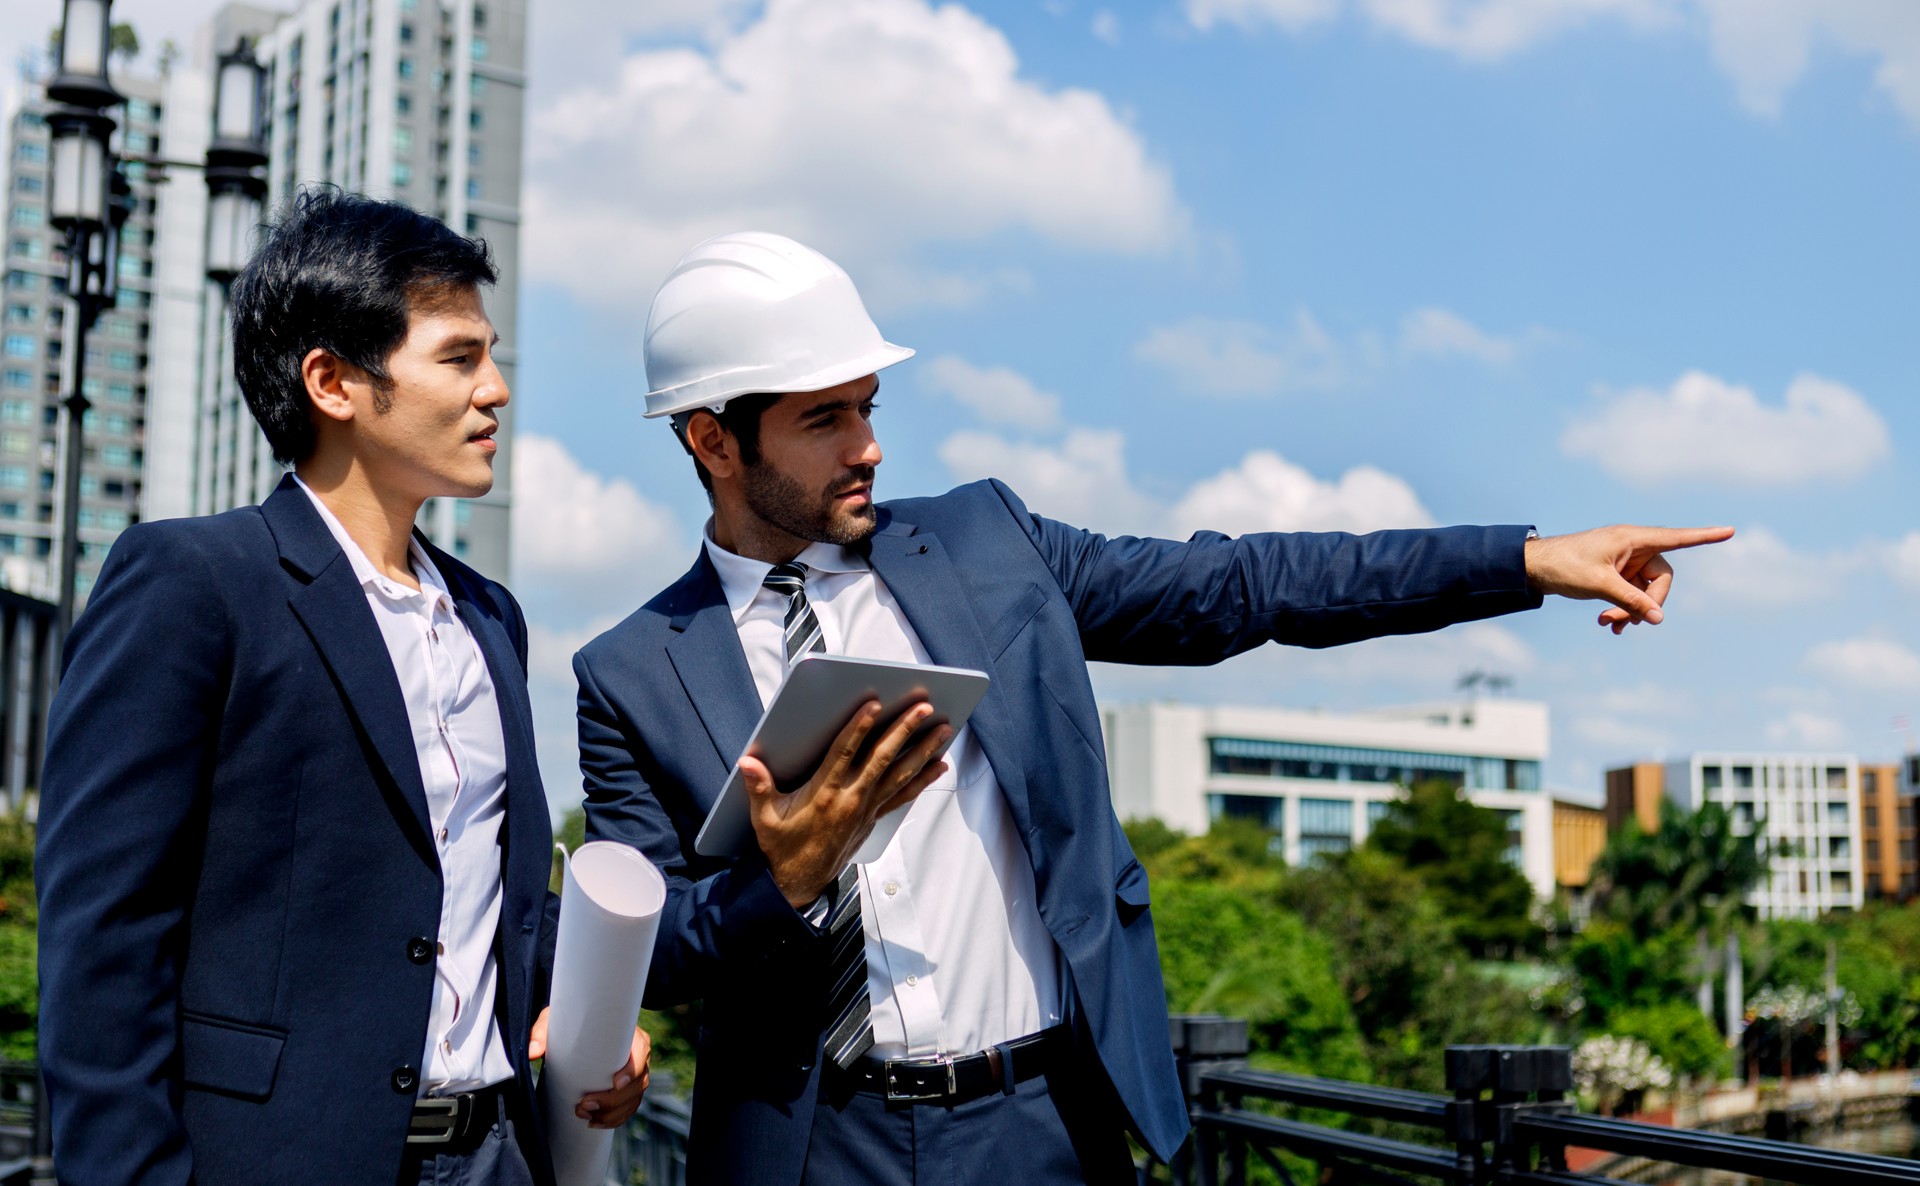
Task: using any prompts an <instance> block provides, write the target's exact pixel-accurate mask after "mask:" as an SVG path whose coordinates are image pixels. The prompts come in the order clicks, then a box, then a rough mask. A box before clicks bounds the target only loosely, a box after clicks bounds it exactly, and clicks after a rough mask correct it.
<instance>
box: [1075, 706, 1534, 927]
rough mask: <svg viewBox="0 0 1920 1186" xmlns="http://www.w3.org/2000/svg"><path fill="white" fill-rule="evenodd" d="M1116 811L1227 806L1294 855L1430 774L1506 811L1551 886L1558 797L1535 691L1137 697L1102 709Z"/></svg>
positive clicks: (1346, 841)
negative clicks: (1243, 698) (1281, 700)
mask: <svg viewBox="0 0 1920 1186" xmlns="http://www.w3.org/2000/svg"><path fill="white" fill-rule="evenodd" d="M1103 715H1104V717H1105V722H1104V723H1105V727H1106V735H1107V736H1106V744H1107V765H1108V770H1109V773H1110V777H1111V779H1112V785H1113V799H1114V809H1115V811H1116V812H1117V813H1118V814H1119V816H1120V818H1122V819H1134V818H1148V817H1152V818H1158V819H1160V820H1162V821H1164V822H1165V823H1167V824H1168V825H1170V826H1172V827H1174V828H1178V829H1180V830H1181V831H1185V832H1203V831H1205V830H1206V829H1207V828H1208V827H1209V825H1210V824H1211V822H1212V821H1213V820H1216V819H1220V818H1222V817H1238V818H1245V819H1252V820H1255V821H1257V822H1259V823H1260V824H1262V825H1263V826H1265V827H1267V828H1269V829H1270V830H1272V831H1273V832H1274V834H1275V839H1276V843H1277V845H1278V847H1279V849H1280V850H1281V851H1282V852H1283V854H1284V856H1285V859H1286V860H1287V862H1288V863H1289V864H1304V863H1306V862H1308V861H1311V860H1312V859H1313V858H1314V856H1315V855H1316V854H1319V853H1330V852H1344V851H1346V850H1348V849H1350V848H1352V847H1354V846H1355V845H1357V844H1359V843H1361V842H1362V841H1364V840H1365V839H1366V837H1367V834H1368V831H1369V829H1370V828H1371V826H1372V824H1373V822H1374V821H1375V820H1377V819H1379V818H1380V816H1381V814H1382V813H1383V812H1384V811H1385V810H1386V807H1387V805H1388V804H1389V803H1391V802H1392V801H1393V800H1394V799H1395V798H1396V797H1398V796H1400V795H1402V794H1403V793H1404V788H1405V787H1407V786H1409V785H1411V784H1413V783H1416V782H1423V781H1427V780H1431V779H1441V780H1445V781H1448V782H1451V783H1453V784H1455V785H1456V786H1459V787H1460V788H1461V789H1462V790H1463V791H1464V792H1465V793H1466V795H1467V797H1468V798H1469V799H1470V800H1471V801H1472V802H1474V803H1475V804H1478V805H1479V806H1482V807H1486V808H1490V809H1492V810H1495V811H1499V812H1501V813H1503V814H1504V815H1505V817H1506V820H1507V825H1508V831H1509V834H1510V835H1511V836H1512V838H1513V847H1512V854H1513V859H1514V861H1515V862H1516V864H1518V865H1519V866H1520V868H1521V870H1522V871H1523V872H1525V873H1526V875H1527V879H1528V881H1529V882H1531V883H1532V884H1533V887H1534V892H1535V893H1536V894H1538V895H1539V896H1541V897H1543V898H1545V897H1550V896H1552V894H1553V889H1554V841H1553V801H1552V798H1551V797H1550V796H1548V795H1547V794H1545V793H1544V792H1543V791H1542V790H1541V782H1540V765H1541V763H1542V762H1543V761H1544V760H1545V759H1546V756H1547V744H1548V732H1549V730H1548V714H1547V706H1546V705H1544V704H1537V703H1531V702H1527V701H1520V700H1505V699H1498V698H1475V699H1467V700H1460V701H1449V702H1442V703H1435V704H1423V705H1415V706H1413V707H1409V708H1390V709H1377V710H1373V711H1369V712H1358V713H1326V712H1306V711H1300V710H1295V709H1282V708H1233V707H1216V708H1202V707H1197V706H1192V705H1183V704H1166V703H1158V704H1133V705H1122V706H1117V707H1111V708H1108V709H1106V710H1105V712H1104V714H1103Z"/></svg>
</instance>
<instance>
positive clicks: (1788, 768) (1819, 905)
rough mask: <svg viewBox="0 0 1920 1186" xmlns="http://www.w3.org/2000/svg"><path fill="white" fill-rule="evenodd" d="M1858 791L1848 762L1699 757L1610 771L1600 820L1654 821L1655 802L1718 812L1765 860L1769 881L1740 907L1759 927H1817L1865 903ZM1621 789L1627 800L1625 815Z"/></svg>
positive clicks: (1827, 757) (1855, 767) (1832, 757)
mask: <svg viewBox="0 0 1920 1186" xmlns="http://www.w3.org/2000/svg"><path fill="white" fill-rule="evenodd" d="M1629 773H1630V774H1631V777H1630V778H1629V777H1623V776H1626V775H1628V774H1629ZM1860 786H1861V781H1860V764H1859V763H1858V762H1857V761H1856V760H1855V759H1854V757H1853V755H1852V754H1775V753H1727V752H1714V753H1697V754H1694V755H1693V756H1692V757H1690V758H1683V759H1681V760H1679V761H1677V762H1668V763H1665V764H1663V765H1660V766H1652V767H1650V766H1649V765H1648V764H1646V763H1642V764H1640V765H1638V766H1634V767H1624V768H1622V769H1621V770H1613V771H1609V772H1608V774H1607V789H1608V796H1607V798H1608V808H1609V810H1608V820H1609V823H1613V824H1615V826H1618V824H1617V823H1616V821H1617V820H1620V819H1622V818H1623V817H1624V816H1627V815H1633V814H1635V813H1636V811H1640V810H1646V808H1645V807H1644V806H1643V805H1645V804H1652V805H1653V809H1654V810H1656V811H1657V805H1658V802H1659V800H1660V798H1661V797H1662V796H1667V797H1670V798H1672V799H1673V801H1674V803H1675V804H1676V805H1677V806H1679V807H1680V808H1682V809H1683V810H1686V811H1693V810H1696V809H1698V808H1699V807H1700V805H1702V804H1704V803H1718V804H1720V805H1721V806H1723V807H1725V808H1726V809H1727V811H1728V812H1729V813H1730V814H1731V815H1732V816H1733V821H1734V827H1735V828H1736V829H1738V830H1740V831H1742V832H1743V833H1746V834H1749V835H1756V836H1758V837H1760V838H1761V839H1762V840H1763V841H1764V842H1765V844H1766V846H1767V849H1768V851H1769V854H1770V860H1769V869H1770V872H1769V875H1768V878H1767V881H1766V883H1765V884H1763V885H1761V886H1760V887H1758V888H1757V889H1755V890H1754V891H1753V892H1752V893H1750V894H1748V895H1747V902H1748V904H1749V905H1751V906H1753V907H1754V908H1755V909H1756V910H1758V911H1759V913H1760V917H1762V918H1815V917H1818V916H1819V915H1821V914H1825V913H1826V912H1828V911H1830V910H1858V909H1859V908H1860V907H1861V905H1862V904H1863V903H1864V902H1865V891H1866V871H1865V867H1864V865H1863V863H1862V860H1861V849H1862V846H1861V844H1860V840H1861V837H1862V831H1861V826H1860V806H1861V801H1860V793H1861V792H1860ZM1623 787H1630V788H1631V791H1632V796H1631V800H1630V801H1629V802H1628V803H1627V804H1625V805H1621V804H1620V795H1619V794H1618V793H1617V791H1618V789H1619V788H1623ZM1656 818H1657V816H1656Z"/></svg>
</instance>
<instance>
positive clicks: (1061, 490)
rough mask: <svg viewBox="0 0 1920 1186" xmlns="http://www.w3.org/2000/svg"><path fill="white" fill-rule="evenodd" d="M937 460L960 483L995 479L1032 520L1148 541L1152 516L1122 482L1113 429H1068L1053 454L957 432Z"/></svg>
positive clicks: (1122, 443)
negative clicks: (1029, 512)
mask: <svg viewBox="0 0 1920 1186" xmlns="http://www.w3.org/2000/svg"><path fill="white" fill-rule="evenodd" d="M940 460H941V461H943V462H945V463H946V466H947V468H948V469H949V470H951V471H952V472H953V475H954V477H956V478H958V479H959V480H960V481H962V482H971V481H976V480H978V479H980V478H999V479H1001V480H1003V481H1005V482H1006V483H1007V484H1008V485H1009V486H1011V487H1013V489H1014V491H1015V492H1016V493H1017V494H1019V495H1020V497H1021V499H1022V500H1024V501H1025V502H1026V504H1027V506H1028V507H1029V508H1030V509H1031V510H1032V511H1033V512H1034V513H1036V514H1040V515H1045V516H1047V517H1048V518H1050V519H1059V520H1061V521H1063V522H1067V523H1072V524H1074V525H1075V526H1076V527H1086V528H1089V529H1091V530H1094V531H1107V532H1124V533H1127V534H1133V535H1141V534H1149V533H1151V532H1152V531H1153V530H1154V529H1155V527H1156V526H1157V525H1158V522H1159V519H1160V514H1159V508H1158V507H1157V506H1155V505H1154V503H1153V502H1152V500H1150V499H1148V498H1147V497H1146V496H1145V495H1143V494H1141V493H1140V492H1139V491H1138V490H1136V489H1135V488H1134V486H1133V482H1132V480H1131V479H1129V478H1128V477H1127V463H1126V437H1125V436H1124V435H1122V434H1121V433H1120V431H1119V430H1118V429H1098V428H1074V429H1070V430H1069V431H1068V432H1067V435H1066V439H1065V440H1064V441H1062V442H1061V443H1060V444H1059V445H1058V446H1051V445H1038V444H1026V443H1020V442H1014V441H1008V440H1005V439H1003V438H1001V437H997V436H995V435H993V434H992V433H987V432H957V433H955V434H953V435H952V436H951V437H948V438H947V440H946V442H945V443H944V444H942V445H941V446H940Z"/></svg>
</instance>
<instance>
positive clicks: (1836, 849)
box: [1827, 836, 1853, 861]
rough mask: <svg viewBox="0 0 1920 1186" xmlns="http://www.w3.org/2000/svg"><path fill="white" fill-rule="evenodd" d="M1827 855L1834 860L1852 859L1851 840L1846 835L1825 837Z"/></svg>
mask: <svg viewBox="0 0 1920 1186" xmlns="http://www.w3.org/2000/svg"><path fill="white" fill-rule="evenodd" d="M1827 857H1828V858H1829V859H1830V860H1835V861H1850V860H1852V859H1853V841H1852V840H1851V839H1849V838H1848V837H1846V836H1829V837H1827Z"/></svg>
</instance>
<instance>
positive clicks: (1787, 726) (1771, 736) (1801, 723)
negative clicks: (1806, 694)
mask: <svg viewBox="0 0 1920 1186" xmlns="http://www.w3.org/2000/svg"><path fill="white" fill-rule="evenodd" d="M1767 740H1768V741H1770V742H1772V743H1773V744H1775V745H1792V746H1807V747H1809V748H1813V749H1841V748H1843V747H1844V746H1845V745H1846V744H1847V742H1848V740H1849V735H1848V732H1847V726H1846V724H1845V723H1844V722H1842V721H1841V720H1839V719H1838V718H1836V717H1830V716H1827V715H1826V714H1825V713H1818V712H1808V711H1806V710H1805V709H1796V710H1794V711H1793V712H1790V713H1788V714H1787V715H1786V716H1784V717H1781V718H1780V719H1778V720H1775V721H1769V722H1767Z"/></svg>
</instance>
